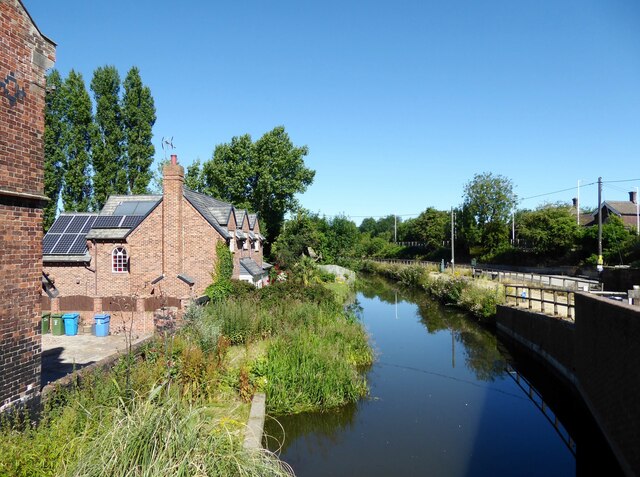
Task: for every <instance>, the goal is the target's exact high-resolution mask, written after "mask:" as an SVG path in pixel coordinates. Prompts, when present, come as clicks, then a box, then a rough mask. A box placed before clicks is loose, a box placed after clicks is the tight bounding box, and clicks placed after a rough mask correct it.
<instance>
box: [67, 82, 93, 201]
mask: <svg viewBox="0 0 640 477" xmlns="http://www.w3.org/2000/svg"><path fill="white" fill-rule="evenodd" d="M63 89H64V98H65V101H64V105H65V110H66V121H67V126H68V134H67V141H66V146H67V162H66V169H65V173H64V186H63V188H62V203H63V205H64V210H67V211H77V212H86V211H89V210H90V206H91V178H90V176H89V166H90V159H91V135H92V134H91V133H92V129H93V117H92V114H91V98H90V97H89V93H88V92H87V89H86V87H85V84H84V80H83V79H82V75H81V74H80V73H76V72H75V71H74V70H71V72H70V73H69V76H68V77H67V79H66V80H65V82H64V86H63Z"/></svg>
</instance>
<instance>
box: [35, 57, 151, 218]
mask: <svg viewBox="0 0 640 477" xmlns="http://www.w3.org/2000/svg"><path fill="white" fill-rule="evenodd" d="M90 89H91V92H92V93H93V102H92V98H91V96H90V95H89V92H88V91H87V87H86V85H85V82H84V79H83V77H82V74H80V73H78V72H76V71H75V70H71V71H70V72H69V74H68V76H67V77H66V78H63V77H62V76H61V75H60V73H59V72H58V71H57V70H53V71H51V73H50V74H49V75H48V76H47V87H46V96H45V133H44V153H45V164H44V169H45V170H44V186H45V195H46V196H47V197H48V198H49V199H50V201H49V203H48V205H47V207H46V208H45V210H44V220H43V223H44V227H45V230H46V229H48V228H49V227H50V226H51V224H52V223H53V221H54V220H55V217H56V212H57V208H58V202H59V200H60V199H61V200H62V206H63V209H64V210H66V211H76V212H87V211H98V210H100V209H101V208H102V206H103V205H104V203H105V201H106V200H107V198H108V197H109V195H111V194H144V193H147V192H148V186H149V182H150V181H151V178H152V175H153V174H152V171H151V164H152V162H153V158H154V154H155V148H154V146H153V144H152V143H151V139H152V137H153V133H152V128H153V125H154V123H155V121H156V109H155V105H154V101H153V97H152V95H151V90H150V89H149V87H148V86H145V85H144V84H143V82H142V79H141V77H140V71H139V69H138V68H137V67H135V66H134V67H132V68H131V69H130V70H129V72H128V73H127V75H126V77H125V79H124V82H121V79H120V75H119V73H118V70H117V69H116V68H115V66H103V67H100V68H97V69H96V70H95V71H94V73H93V77H92V79H91V83H90Z"/></svg>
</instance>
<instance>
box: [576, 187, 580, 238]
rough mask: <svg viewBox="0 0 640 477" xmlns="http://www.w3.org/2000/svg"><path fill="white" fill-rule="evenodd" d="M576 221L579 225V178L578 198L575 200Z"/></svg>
mask: <svg viewBox="0 0 640 477" xmlns="http://www.w3.org/2000/svg"><path fill="white" fill-rule="evenodd" d="M576 221H577V222H578V226H579V225H580V179H578V200H576Z"/></svg>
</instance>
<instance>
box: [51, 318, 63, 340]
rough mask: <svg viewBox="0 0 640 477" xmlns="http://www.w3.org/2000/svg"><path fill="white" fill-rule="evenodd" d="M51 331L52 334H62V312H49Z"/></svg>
mask: <svg viewBox="0 0 640 477" xmlns="http://www.w3.org/2000/svg"><path fill="white" fill-rule="evenodd" d="M51 333H52V334H53V335H54V336H62V335H63V334H64V320H63V319H62V313H52V314H51Z"/></svg>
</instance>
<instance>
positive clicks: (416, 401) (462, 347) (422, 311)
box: [266, 277, 615, 476]
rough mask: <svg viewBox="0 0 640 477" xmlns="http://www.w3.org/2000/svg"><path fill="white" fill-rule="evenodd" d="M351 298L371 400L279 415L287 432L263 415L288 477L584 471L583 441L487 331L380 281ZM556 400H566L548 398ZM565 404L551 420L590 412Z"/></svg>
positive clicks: (580, 416)
mask: <svg viewBox="0 0 640 477" xmlns="http://www.w3.org/2000/svg"><path fill="white" fill-rule="evenodd" d="M358 303H359V306H360V308H361V319H362V320H363V323H364V324H365V326H366V328H367V329H368V331H369V333H370V335H371V339H372V342H373V343H374V346H375V348H376V350H377V360H376V362H375V363H374V365H373V366H372V367H371V368H370V369H369V370H368V372H367V380H368V382H369V385H370V389H371V392H370V396H369V398H368V399H365V400H361V401H360V402H358V403H357V404H355V405H350V406H346V407H343V408H340V409H338V410H335V411H332V412H328V413H307V414H299V415H296V416H286V417H278V420H279V422H280V424H281V425H282V427H283V428H284V433H283V432H282V430H280V424H278V423H275V422H274V421H273V420H269V419H268V420H267V425H266V432H267V434H269V435H271V436H272V437H275V439H273V438H272V439H267V445H268V446H269V448H271V449H277V448H278V447H281V449H282V454H281V457H282V458H283V459H284V460H285V461H286V462H288V463H289V464H291V465H292V466H293V468H294V470H295V471H296V474H297V475H299V476H315V475H318V476H319V475H367V476H382V475H447V476H456V475H461V476H462V475H470V476H484V475H492V476H493V475H545V476H547V475H576V474H577V473H579V470H580V469H581V468H582V469H584V468H586V467H585V466H581V465H578V463H577V462H576V456H578V457H579V458H580V456H581V452H580V448H581V447H580V446H581V445H582V444H580V443H581V442H584V441H585V439H584V438H582V437H581V436H579V435H574V436H572V441H573V442H575V443H578V445H577V453H576V456H574V451H573V450H572V449H571V448H570V447H569V446H567V444H566V443H565V441H563V439H562V438H561V437H560V436H559V434H558V431H557V429H556V428H555V427H554V426H553V425H552V424H551V423H550V421H549V418H548V417H547V416H545V415H544V414H543V413H542V412H541V411H540V409H539V407H538V406H537V405H536V403H534V402H533V401H532V400H531V398H530V397H529V396H528V395H527V394H526V393H525V392H524V391H523V389H522V388H521V387H520V386H519V385H518V383H517V382H516V381H515V380H514V378H513V376H512V375H511V374H510V373H509V372H508V369H509V368H508V365H511V366H512V367H513V368H514V369H516V370H518V371H521V370H520V369H519V368H520V366H521V360H520V359H514V357H513V356H512V355H511V353H510V351H509V350H507V349H506V348H505V347H504V346H503V345H502V343H501V342H500V340H499V339H498V338H497V337H496V335H495V333H493V332H492V331H491V330H490V329H488V328H487V327H483V326H480V325H478V323H477V322H476V321H475V320H473V319H470V318H469V317H468V315H466V314H465V313H462V312H460V311H459V310H456V309H454V308H452V307H443V306H441V305H440V304H438V303H436V302H435V301H433V300H430V299H429V298H428V297H426V296H425V294H424V293H423V292H422V293H419V292H413V291H411V290H406V289H402V288H400V287H398V286H395V285H394V284H391V283H389V282H387V281H386V280H383V279H381V278H375V277H374V278H373V279H372V280H367V281H365V282H364V283H363V284H362V286H361V287H360V290H359V292H358ZM515 352H516V353H517V350H516V351H515ZM520 354H521V353H520ZM539 371H540V370H539V369H538V370H537V371H536V372H539ZM527 372H528V371H527ZM523 376H526V378H527V379H528V380H529V381H530V382H547V381H549V379H551V378H552V377H550V376H549V373H546V374H545V373H544V372H543V373H542V375H541V376H539V377H537V378H536V379H533V378H532V376H531V375H530V374H529V375H526V373H525V374H523ZM552 388H553V389H556V388H557V386H555V385H554V386H552ZM560 394H561V393H560ZM541 395H542V397H543V398H544V399H546V396H545V393H544V392H542V393H541ZM562 399H565V400H566V401H567V402H570V401H571V398H570V397H567V396H566V395H564V397H563V396H562V395H561V396H560V397H558V398H557V399H556V401H561V400H562ZM545 402H546V401H545ZM545 406H547V407H551V405H550V404H545ZM565 407H566V408H567V409H566V412H569V413H577V414H576V415H575V416H573V417H571V418H569V416H568V415H563V414H562V413H561V412H558V413H557V414H558V415H557V416H556V417H557V419H558V420H559V421H560V422H564V421H567V422H582V421H585V420H587V419H588V415H587V416H585V415H584V414H580V412H579V410H576V409H574V406H571V405H567V406H565ZM563 412H564V411H563ZM567 427H570V426H569V425H567ZM575 427H576V428H577V427H579V426H575ZM571 432H581V429H577V430H576V431H574V430H573V427H572V430H571ZM586 432H590V431H586ZM582 448H586V446H583V447H582ZM583 455H584V457H588V456H587V455H585V454H583ZM591 457H592V458H595V457H597V454H594V453H591ZM592 462H593V459H592ZM582 475H587V474H584V473H582ZM609 475H615V472H611V473H610V474H609Z"/></svg>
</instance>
